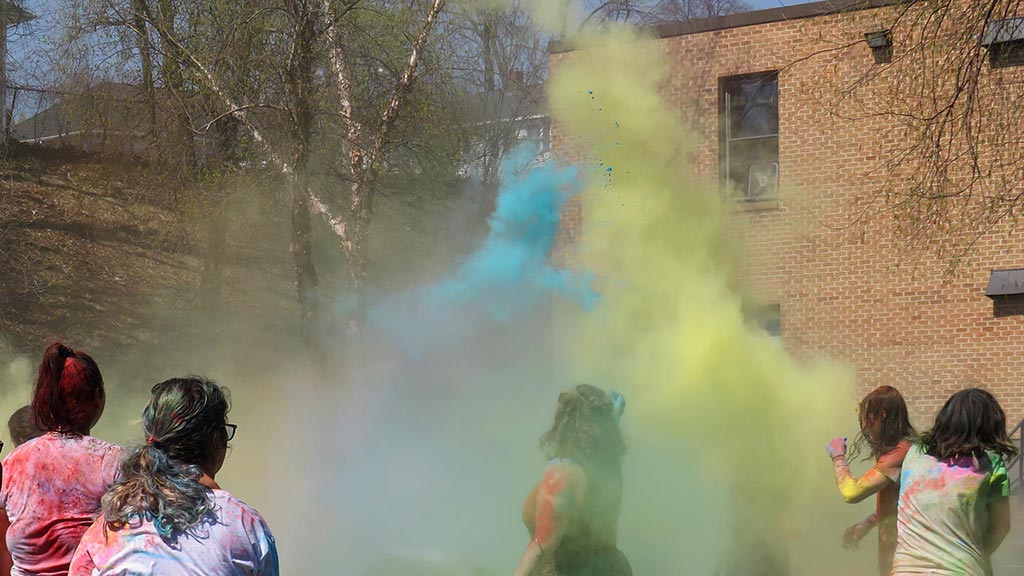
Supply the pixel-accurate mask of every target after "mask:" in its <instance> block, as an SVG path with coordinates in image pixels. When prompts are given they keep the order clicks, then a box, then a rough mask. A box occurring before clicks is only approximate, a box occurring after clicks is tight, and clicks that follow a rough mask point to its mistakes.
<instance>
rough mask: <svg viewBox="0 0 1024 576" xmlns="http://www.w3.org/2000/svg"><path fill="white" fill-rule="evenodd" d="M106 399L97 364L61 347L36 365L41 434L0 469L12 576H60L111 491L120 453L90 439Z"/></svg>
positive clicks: (0, 494)
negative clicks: (8, 526)
mask: <svg viewBox="0 0 1024 576" xmlns="http://www.w3.org/2000/svg"><path fill="white" fill-rule="evenodd" d="M105 403H106V395H105V393H104V391H103V376H102V375H101V374H100V370H99V367H98V366H97V365H96V362H95V361H94V360H93V359H92V358H91V357H90V356H89V355H88V354H86V353H84V352H76V351H75V350H72V349H71V348H68V347H67V346H64V345H63V344H61V343H59V342H55V343H53V344H51V345H50V346H49V347H48V348H47V349H46V353H45V354H44V356H43V361H42V363H40V365H39V377H38V379H37V380H36V385H35V391H34V393H33V397H32V418H33V420H34V421H35V423H36V425H37V426H38V427H39V428H40V429H41V430H42V431H44V432H45V433H44V434H42V435H41V436H39V437H38V438H35V439H34V440H32V441H31V442H26V443H25V444H22V445H21V446H18V447H17V448H16V449H15V450H14V451H12V452H11V453H10V454H9V455H8V456H7V457H6V458H5V459H4V461H3V486H2V488H0V507H2V508H3V509H4V510H5V511H6V512H7V517H8V519H9V520H10V523H11V524H10V528H9V529H8V530H7V548H8V550H9V551H10V554H11V558H12V560H13V564H14V566H13V567H12V569H11V574H12V575H13V576H63V575H65V574H67V573H68V567H69V565H70V564H71V556H72V555H73V554H74V552H75V548H77V547H78V542H79V541H80V540H81V538H82V534H84V533H85V530H86V529H87V528H88V527H89V525H90V524H92V522H93V520H95V519H96V516H97V515H98V514H99V505H100V498H101V497H102V496H103V493H104V492H106V491H107V489H108V488H110V487H111V486H113V484H114V482H115V480H116V475H117V467H118V461H119V459H120V456H121V450H120V448H118V447H117V446H115V445H113V444H110V443H108V442H104V441H103V440H100V439H98V438H93V437H92V436H89V432H90V431H91V430H92V428H93V426H95V425H96V422H98V421H99V419H100V416H101V415H102V414H103V407H104V405H105Z"/></svg>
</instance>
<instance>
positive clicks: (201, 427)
mask: <svg viewBox="0 0 1024 576" xmlns="http://www.w3.org/2000/svg"><path fill="white" fill-rule="evenodd" d="M228 409H229V406H228V398H227V395H226V394H225V391H224V390H223V389H222V388H221V387H220V386H217V384H216V383H214V382H213V381H212V380H207V379H205V378H199V377H189V378H174V379H171V380H167V381H164V382H161V383H159V384H157V385H156V386H154V387H153V390H152V395H151V398H150V401H149V404H148V405H147V406H146V408H145V410H144V411H143V413H142V427H143V431H144V432H145V435H146V443H145V444H143V445H142V446H140V447H138V448H136V449H135V450H134V451H132V453H131V454H129V456H128V457H127V458H125V459H124V461H122V463H121V482H120V483H119V484H118V485H117V486H115V487H114V488H112V489H111V490H110V491H109V492H107V494H106V495H105V496H104V497H103V515H104V517H105V519H106V521H107V524H108V525H110V526H112V527H114V528H115V529H117V528H120V527H122V526H124V525H129V524H132V523H133V522H137V521H139V520H140V519H141V518H143V517H149V518H152V519H153V523H154V525H155V526H156V529H157V531H158V532H160V534H161V535H162V536H165V537H170V536H172V535H174V534H177V533H181V532H184V531H187V530H188V529H190V528H191V527H193V526H195V525H196V524H198V523H199V522H200V521H201V520H203V518H205V517H206V516H207V515H208V514H209V513H210V512H211V511H212V508H211V507H212V502H211V501H210V498H209V490H208V489H207V488H206V487H204V486H203V485H202V484H200V483H199V478H200V477H201V476H202V474H203V469H202V468H201V465H204V464H206V463H207V462H209V461H210V460H211V458H213V455H214V452H215V450H216V446H217V443H218V442H224V443H226V437H225V436H224V434H225V431H224V425H225V424H226V423H227V414H228Z"/></svg>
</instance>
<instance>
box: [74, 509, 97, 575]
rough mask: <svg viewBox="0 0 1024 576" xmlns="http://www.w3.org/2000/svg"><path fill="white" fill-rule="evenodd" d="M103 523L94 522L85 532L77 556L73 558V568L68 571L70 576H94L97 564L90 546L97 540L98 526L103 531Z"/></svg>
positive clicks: (76, 552) (76, 551)
mask: <svg viewBox="0 0 1024 576" xmlns="http://www.w3.org/2000/svg"><path fill="white" fill-rule="evenodd" d="M102 522H103V520H102V519H101V520H97V521H96V522H93V524H92V526H90V527H89V529H88V530H86V531H85V534H84V535H83V536H82V541H81V542H79V544H78V548H77V549H76V550H75V555H74V556H72V557H71V567H70V568H69V569H68V576H92V573H93V570H95V569H96V563H95V562H94V561H93V559H92V554H90V552H89V548H90V545H89V544H90V542H91V541H92V540H93V539H94V538H95V534H96V530H97V526H100V528H99V529H100V530H102V525H101V524H102Z"/></svg>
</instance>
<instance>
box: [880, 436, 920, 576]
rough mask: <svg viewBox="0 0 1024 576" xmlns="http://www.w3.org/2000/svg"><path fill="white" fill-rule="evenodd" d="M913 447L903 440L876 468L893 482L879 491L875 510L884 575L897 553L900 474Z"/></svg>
mask: <svg viewBox="0 0 1024 576" xmlns="http://www.w3.org/2000/svg"><path fill="white" fill-rule="evenodd" d="M911 446H912V444H911V442H910V441H909V440H903V441H901V442H900V443H899V444H897V445H896V447H895V448H893V449H892V450H890V451H888V452H886V453H885V454H883V455H882V456H881V457H880V458H879V459H878V463H877V464H875V468H876V469H877V470H878V471H879V472H881V473H882V474H883V475H885V477H886V478H888V479H889V480H892V482H893V483H892V484H889V485H888V486H886V487H885V488H882V489H881V490H879V491H878V495H877V504H876V508H875V512H877V514H878V565H879V568H880V569H881V570H882V573H884V574H888V573H889V568H890V567H891V565H892V556H893V553H894V552H895V551H896V505H897V502H898V501H899V496H900V473H901V471H902V468H903V460H904V459H905V458H906V456H907V451H909V450H910V447H911Z"/></svg>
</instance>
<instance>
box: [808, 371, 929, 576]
mask: <svg viewBox="0 0 1024 576" xmlns="http://www.w3.org/2000/svg"><path fill="white" fill-rule="evenodd" d="M857 412H858V414H859V416H860V434H859V435H858V438H857V440H856V442H855V444H854V449H853V452H854V453H856V452H857V451H859V450H860V448H861V446H862V445H864V444H867V446H868V448H870V451H871V457H872V458H874V460H875V465H874V466H873V467H872V468H871V469H870V470H868V471H867V472H866V473H865V474H864V475H863V476H861V477H860V478H854V477H853V476H852V475H851V474H850V469H849V467H848V466H847V458H846V438H842V437H838V438H834V439H833V440H832V442H831V443H829V445H828V447H827V450H828V453H829V455H830V456H831V457H832V467H833V470H834V472H835V476H836V487H837V488H839V493H840V494H841V495H842V496H843V500H845V501H846V502H847V503H851V504H852V503H856V502H861V501H862V500H864V499H866V498H868V497H869V496H871V495H872V494H877V495H878V496H877V498H876V505H875V511H874V512H872V513H871V514H870V515H869V516H868V517H867V518H865V519H864V520H862V521H860V522H858V523H856V524H854V525H853V526H850V527H849V528H848V529H847V530H846V533H845V534H844V535H843V543H844V545H845V546H846V547H847V548H848V549H855V548H856V547H857V545H858V543H859V542H860V540H861V539H862V538H864V536H866V535H867V534H868V533H869V532H871V530H872V529H873V528H875V527H878V573H879V574H882V575H883V576H887V575H888V574H889V571H890V569H891V568H892V557H893V553H894V552H895V551H896V500H897V498H898V496H899V482H900V468H901V467H902V466H903V458H904V457H905V456H906V455H907V450H909V449H910V440H909V438H910V437H911V436H912V435H913V434H914V427H913V426H911V425H910V417H909V416H908V414H907V403H906V402H905V401H904V400H903V395H901V394H900V392H899V390H897V389H895V388H893V387H892V386H879V387H878V388H876V389H875V390H874V391H872V392H871V393H870V394H868V395H867V396H865V397H864V399H863V400H861V401H860V404H859V405H858V407H857ZM855 458H856V454H851V457H850V460H853V459H855Z"/></svg>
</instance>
